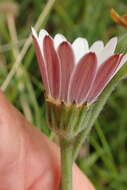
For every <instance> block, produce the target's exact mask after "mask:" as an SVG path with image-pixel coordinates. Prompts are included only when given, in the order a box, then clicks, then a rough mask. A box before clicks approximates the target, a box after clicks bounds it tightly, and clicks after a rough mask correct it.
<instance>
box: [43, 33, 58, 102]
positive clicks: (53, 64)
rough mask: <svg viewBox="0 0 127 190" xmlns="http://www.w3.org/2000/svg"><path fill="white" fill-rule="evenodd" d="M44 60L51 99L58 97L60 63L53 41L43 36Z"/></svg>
mask: <svg viewBox="0 0 127 190" xmlns="http://www.w3.org/2000/svg"><path fill="white" fill-rule="evenodd" d="M43 52H44V59H45V63H46V66H47V73H48V81H49V87H50V91H51V95H52V97H53V98H56V99H57V98H59V95H60V86H61V84H60V72H61V71H60V63H59V59H58V56H57V53H56V51H55V49H54V45H53V40H52V38H51V37H50V36H45V38H44V41H43Z"/></svg>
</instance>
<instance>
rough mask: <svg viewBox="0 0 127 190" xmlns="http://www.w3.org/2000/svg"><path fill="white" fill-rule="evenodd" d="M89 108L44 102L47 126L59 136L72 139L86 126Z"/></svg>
mask: <svg viewBox="0 0 127 190" xmlns="http://www.w3.org/2000/svg"><path fill="white" fill-rule="evenodd" d="M88 113H89V106H87V105H85V104H84V105H81V106H78V105H77V104H75V103H74V104H71V105H66V104H64V103H60V104H55V103H54V102H49V101H46V117H47V121H48V126H49V128H50V129H52V130H53V131H54V132H55V133H56V134H58V135H59V136H63V137H64V138H68V139H69V138H70V139H71V138H74V137H75V136H77V135H78V134H79V133H80V132H81V131H82V130H84V129H85V128H86V127H87V125H86V123H87V120H88Z"/></svg>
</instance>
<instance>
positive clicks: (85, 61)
mask: <svg viewBox="0 0 127 190" xmlns="http://www.w3.org/2000/svg"><path fill="white" fill-rule="evenodd" d="M96 68H97V58H96V55H95V53H91V52H90V53H88V54H86V55H85V56H84V57H83V58H82V59H81V60H80V62H79V63H78V64H77V66H76V68H75V71H74V72H73V75H72V78H71V82H70V87H69V92H68V102H73V101H75V102H76V103H83V102H85V100H86V97H87V94H88V92H89V90H90V88H91V85H92V83H93V80H94V78H95V75H96Z"/></svg>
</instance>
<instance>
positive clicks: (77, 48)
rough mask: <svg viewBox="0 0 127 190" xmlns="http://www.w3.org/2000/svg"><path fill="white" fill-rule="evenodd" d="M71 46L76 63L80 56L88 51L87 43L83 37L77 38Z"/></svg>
mask: <svg viewBox="0 0 127 190" xmlns="http://www.w3.org/2000/svg"><path fill="white" fill-rule="evenodd" d="M72 48H73V50H74V55H75V58H76V63H77V62H78V61H79V60H80V58H81V57H82V56H83V55H85V54H86V53H87V52H89V45H88V42H87V40H86V39H85V38H77V39H76V40H75V41H74V42H73V44H72Z"/></svg>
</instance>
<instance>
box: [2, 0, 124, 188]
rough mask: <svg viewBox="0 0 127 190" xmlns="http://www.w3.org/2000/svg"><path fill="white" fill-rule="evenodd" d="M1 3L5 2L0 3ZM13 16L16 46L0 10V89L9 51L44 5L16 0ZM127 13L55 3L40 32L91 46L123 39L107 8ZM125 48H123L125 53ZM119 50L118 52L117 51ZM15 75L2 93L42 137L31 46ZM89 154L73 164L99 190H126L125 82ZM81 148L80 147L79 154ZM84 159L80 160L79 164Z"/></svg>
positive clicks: (86, 2)
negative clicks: (88, 43)
mask: <svg viewBox="0 0 127 190" xmlns="http://www.w3.org/2000/svg"><path fill="white" fill-rule="evenodd" d="M1 2H6V1H5V0H3V1H2V0H1V1H0V6H1ZM15 2H17V3H18V5H19V12H18V15H17V17H16V31H17V36H18V45H17V44H13V43H12V39H11V36H10V33H9V28H8V25H7V20H6V14H7V13H5V12H2V11H0V85H1V84H2V83H3V81H4V80H5V79H6V77H7V75H8V73H9V71H10V69H11V68H12V65H13V63H14V60H15V57H14V54H13V49H14V47H18V49H19V51H20V50H21V48H22V46H23V44H24V42H25V40H26V39H27V38H28V36H29V34H30V32H31V29H30V27H31V25H32V26H33V25H34V24H35V22H36V21H37V19H38V17H39V15H40V14H41V12H42V10H43V8H44V6H45V4H46V2H47V1H46V0H38V1H36V0H17V1H15ZM111 7H112V8H114V9H116V10H117V11H118V12H119V13H120V14H123V13H127V1H126V0H106V1H105V0H100V1H99V0H78V1H77V0H64V1H63V0H56V2H55V5H54V7H53V10H52V12H51V13H50V14H49V16H48V17H47V18H46V20H45V22H44V23H43V24H42V27H44V26H45V28H46V29H47V30H48V31H49V32H50V33H51V34H52V35H54V34H56V33H58V32H60V33H62V34H64V35H65V36H66V37H67V38H68V39H69V40H70V41H72V40H74V39H75V38H76V37H77V36H82V37H86V38H87V39H88V40H89V42H90V44H91V43H92V42H93V41H95V40H98V39H102V40H104V41H105V42H106V41H107V40H108V39H109V38H110V37H112V36H120V37H122V36H123V35H124V34H125V33H126V32H127V29H126V28H123V27H120V26H117V25H116V24H115V23H114V22H113V21H112V20H111V18H110V16H109V8H111ZM123 43H124V42H123ZM126 46H127V44H124V46H123V48H124V49H126ZM121 51H122V50H121ZM20 69H21V72H22V73H21V75H20V76H19V77H17V72H16V75H15V76H14V77H13V79H12V80H11V81H10V83H9V86H8V88H7V89H6V92H5V93H6V95H7V97H8V98H9V99H10V101H11V102H12V103H13V104H14V105H15V106H16V107H17V108H18V109H20V110H21V111H22V112H23V113H24V114H25V116H26V117H27V119H28V120H29V121H31V122H32V123H33V124H34V125H36V126H37V127H38V128H40V129H41V130H42V131H43V132H45V133H46V134H47V135H50V131H49V130H48V129H47V125H46V121H45V117H44V98H43V93H42V90H43V86H42V82H41V77H40V74H39V70H38V67H37V61H36V58H35V52H34V50H33V47H32V46H31V47H30V48H29V50H28V52H27V54H26V55H25V57H24V58H23V60H22V64H21V65H20ZM89 144H90V147H89V149H90V150H89V151H90V154H87V156H85V155H84V154H82V156H80V157H79V159H78V160H77V163H78V164H79V166H80V168H81V169H82V170H83V171H84V172H85V173H86V174H87V175H88V176H89V177H90V179H91V180H92V181H93V183H94V185H95V187H96V188H97V189H98V190H116V189H119V190H126V189H127V80H125V81H123V82H121V83H120V85H119V86H118V87H117V89H116V90H115V91H114V93H113V94H112V96H111V97H110V98H109V101H108V103H107V105H106V106H105V108H104V110H103V112H102V114H101V115H100V117H99V118H98V121H97V122H96V124H95V128H94V130H93V131H92V133H91V136H90V138H89ZM84 149H85V145H84V147H83V148H82V151H83V150H84ZM84 157H85V159H84Z"/></svg>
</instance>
